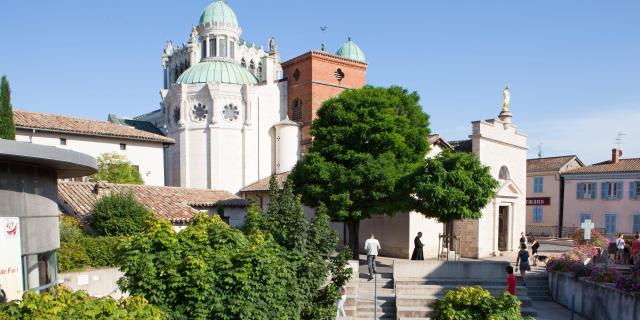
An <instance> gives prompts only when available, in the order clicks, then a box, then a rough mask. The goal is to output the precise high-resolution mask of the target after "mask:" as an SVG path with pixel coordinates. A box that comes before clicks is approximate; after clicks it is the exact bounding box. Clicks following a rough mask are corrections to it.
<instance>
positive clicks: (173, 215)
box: [58, 181, 247, 222]
mask: <svg viewBox="0 0 640 320" xmlns="http://www.w3.org/2000/svg"><path fill="white" fill-rule="evenodd" d="M100 183H102V182H100ZM103 187H104V188H105V190H107V192H127V191H130V192H132V193H133V195H134V196H135V197H136V198H137V199H138V201H140V203H142V204H143V205H144V206H145V207H147V209H149V210H151V211H152V212H154V213H155V214H156V216H157V217H160V218H165V219H168V220H169V221H171V222H187V221H189V220H191V218H192V217H193V216H194V215H195V214H196V213H198V210H196V209H194V207H212V206H215V205H216V204H217V203H218V202H219V201H222V203H224V204H225V205H228V206H246V205H247V201H246V200H243V199H241V198H239V197H238V196H236V195H234V194H232V193H230V192H227V191H218V190H208V189H190V188H178V187H160V186H147V185H133V184H111V183H103ZM95 190H96V183H94V182H70V181H59V182H58V197H59V199H60V201H61V202H63V203H64V205H63V207H65V208H69V209H70V210H72V211H73V213H74V214H76V215H78V216H79V217H81V218H84V217H87V216H88V215H89V214H90V213H91V210H92V209H93V204H94V203H95V201H96V200H97V199H98V195H97V194H96V192H95Z"/></svg>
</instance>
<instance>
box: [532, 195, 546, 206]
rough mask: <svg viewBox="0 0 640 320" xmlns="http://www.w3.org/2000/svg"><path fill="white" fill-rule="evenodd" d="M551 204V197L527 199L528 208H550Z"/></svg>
mask: <svg viewBox="0 0 640 320" xmlns="http://www.w3.org/2000/svg"><path fill="white" fill-rule="evenodd" d="M550 204H551V198H550V197H539V198H527V205H528V206H548V205H550Z"/></svg>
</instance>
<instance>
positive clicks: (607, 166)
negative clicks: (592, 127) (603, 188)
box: [564, 158, 640, 174]
mask: <svg viewBox="0 0 640 320" xmlns="http://www.w3.org/2000/svg"><path fill="white" fill-rule="evenodd" d="M627 172H638V173H640V158H634V159H620V161H619V162H618V163H612V162H611V161H610V160H609V161H603V162H600V163H596V164H592V165H590V166H586V167H582V168H578V169H574V170H570V171H567V172H565V173H564V174H589V173H627Z"/></svg>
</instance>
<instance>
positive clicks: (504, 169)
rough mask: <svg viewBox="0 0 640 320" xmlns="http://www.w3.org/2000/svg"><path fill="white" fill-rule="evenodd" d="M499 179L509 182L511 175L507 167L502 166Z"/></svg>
mask: <svg viewBox="0 0 640 320" xmlns="http://www.w3.org/2000/svg"><path fill="white" fill-rule="evenodd" d="M498 178H500V179H501V180H509V179H511V176H510V175H509V168H507V166H502V167H501V168H500V173H498Z"/></svg>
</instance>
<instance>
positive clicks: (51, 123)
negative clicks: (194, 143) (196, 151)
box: [13, 110, 175, 143]
mask: <svg viewBox="0 0 640 320" xmlns="http://www.w3.org/2000/svg"><path fill="white" fill-rule="evenodd" d="M13 121H14V122H15V125H16V128H18V129H36V130H40V131H50V132H63V133H69V134H76V135H84V136H97V137H115V138H123V139H128V140H142V141H151V142H161V143H175V141H174V140H173V139H171V138H168V137H165V136H163V135H161V134H158V133H151V132H147V131H143V130H138V129H136V128H134V127H132V126H129V125H121V124H116V123H112V122H109V121H97V120H87V119H81V118H75V117H69V116H61V115H56V114H48V113H42V112H30V111H18V110H15V111H14V112H13Z"/></svg>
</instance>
